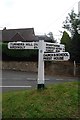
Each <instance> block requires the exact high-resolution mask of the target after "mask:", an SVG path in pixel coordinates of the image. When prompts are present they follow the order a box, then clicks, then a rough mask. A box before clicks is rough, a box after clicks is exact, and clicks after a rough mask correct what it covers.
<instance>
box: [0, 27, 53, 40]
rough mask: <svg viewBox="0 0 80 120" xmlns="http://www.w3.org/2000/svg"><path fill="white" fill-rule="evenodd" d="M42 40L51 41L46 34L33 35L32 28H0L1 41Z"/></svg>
mask: <svg viewBox="0 0 80 120" xmlns="http://www.w3.org/2000/svg"><path fill="white" fill-rule="evenodd" d="M39 40H44V41H47V42H52V39H51V38H50V37H48V36H47V35H35V32H34V28H22V29H6V27H5V28H4V29H3V30H0V41H2V42H17V41H22V42H32V41H39Z"/></svg>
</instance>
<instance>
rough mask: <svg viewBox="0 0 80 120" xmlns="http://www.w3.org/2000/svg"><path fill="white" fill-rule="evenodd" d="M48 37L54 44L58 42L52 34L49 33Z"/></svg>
mask: <svg viewBox="0 0 80 120" xmlns="http://www.w3.org/2000/svg"><path fill="white" fill-rule="evenodd" d="M47 35H48V36H49V37H50V38H51V40H52V42H56V41H55V39H54V37H53V33H52V32H49V33H48V34H47Z"/></svg>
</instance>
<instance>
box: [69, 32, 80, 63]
mask: <svg viewBox="0 0 80 120" xmlns="http://www.w3.org/2000/svg"><path fill="white" fill-rule="evenodd" d="M70 55H71V59H72V60H73V61H74V60H75V61H76V62H77V63H80V35H79V34H78V33H77V32H76V33H75V34H74V36H73V38H72V40H71V45H70Z"/></svg>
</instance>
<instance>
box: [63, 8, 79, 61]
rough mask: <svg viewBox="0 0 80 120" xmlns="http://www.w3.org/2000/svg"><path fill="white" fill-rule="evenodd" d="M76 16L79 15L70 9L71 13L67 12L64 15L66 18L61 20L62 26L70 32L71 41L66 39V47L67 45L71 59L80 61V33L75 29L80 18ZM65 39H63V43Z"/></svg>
mask: <svg viewBox="0 0 80 120" xmlns="http://www.w3.org/2000/svg"><path fill="white" fill-rule="evenodd" d="M78 16H79V15H77V14H76V13H74V10H72V11H71V13H69V14H68V17H66V20H65V21H64V22H63V28H65V29H66V30H68V31H69V32H70V33H71V41H70V42H69V41H68V40H66V43H67V45H68V46H66V47H69V53H70V55H71V60H73V61H74V60H75V61H76V62H80V35H79V34H78V31H77V28H78V26H79V25H80V20H79V19H78ZM65 39H66V38H65ZM65 39H63V42H64V43H65ZM67 49H68V48H67Z"/></svg>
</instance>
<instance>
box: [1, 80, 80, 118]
mask: <svg viewBox="0 0 80 120" xmlns="http://www.w3.org/2000/svg"><path fill="white" fill-rule="evenodd" d="M78 85H80V83H79V82H68V83H61V84H55V85H49V86H48V87H47V88H46V89H44V90H39V91H38V90H25V91H16V92H8V93H3V96H2V100H3V104H2V105H3V106H2V117H3V118H79V95H80V92H79V88H78Z"/></svg>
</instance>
